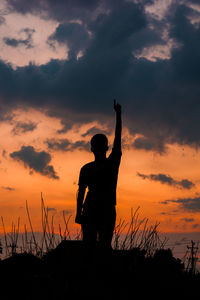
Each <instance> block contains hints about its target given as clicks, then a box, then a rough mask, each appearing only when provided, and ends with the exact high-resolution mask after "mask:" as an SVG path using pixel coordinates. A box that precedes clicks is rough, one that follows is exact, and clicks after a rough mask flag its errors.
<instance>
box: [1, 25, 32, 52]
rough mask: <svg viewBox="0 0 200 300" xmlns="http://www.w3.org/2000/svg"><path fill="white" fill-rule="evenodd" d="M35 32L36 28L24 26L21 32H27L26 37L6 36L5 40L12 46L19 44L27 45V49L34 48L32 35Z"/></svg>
mask: <svg viewBox="0 0 200 300" xmlns="http://www.w3.org/2000/svg"><path fill="white" fill-rule="evenodd" d="M34 32H35V30H34V29H31V28H24V29H22V30H20V34H25V36H26V37H25V38H24V39H16V38H10V37H4V38H3V41H4V43H5V44H6V45H8V46H11V47H14V48H16V47H18V46H21V45H23V46H25V47H26V48H27V49H29V48H33V39H32V35H33V33H34Z"/></svg>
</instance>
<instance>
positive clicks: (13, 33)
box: [0, 13, 67, 66]
mask: <svg viewBox="0 0 200 300" xmlns="http://www.w3.org/2000/svg"><path fill="white" fill-rule="evenodd" d="M3 17H4V18H5V22H3V23H2V24H1V25H0V59H2V60H4V61H7V62H9V63H11V64H13V65H14V66H25V65H28V64H29V63H30V62H34V63H35V64H37V65H40V64H45V63H47V62H48V61H49V60H51V59H66V57H67V47H66V45H58V44H56V45H55V47H54V49H53V48H52V47H50V46H49V45H48V44H47V42H46V41H47V39H48V37H49V36H50V35H51V34H52V33H53V32H54V31H55V29H56V27H57V26H58V23H57V22H54V21H51V20H44V19H41V18H39V17H37V16H33V15H30V14H28V15H21V14H17V13H12V14H8V15H4V16H3ZM26 28H29V29H31V30H32V31H33V33H32V43H31V45H32V47H29V48H27V47H26V45H25V44H23V43H21V44H18V46H17V47H13V46H11V45H7V44H6V43H5V39H6V38H7V39H16V40H19V39H20V40H23V39H26V36H25V34H24V29H26Z"/></svg>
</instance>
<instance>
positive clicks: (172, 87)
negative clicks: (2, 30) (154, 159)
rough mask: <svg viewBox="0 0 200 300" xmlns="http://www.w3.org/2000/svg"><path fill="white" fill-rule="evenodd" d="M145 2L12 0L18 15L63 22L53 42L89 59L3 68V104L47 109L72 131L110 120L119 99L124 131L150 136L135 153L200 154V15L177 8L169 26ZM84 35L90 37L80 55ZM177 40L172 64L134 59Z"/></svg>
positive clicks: (141, 140)
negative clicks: (174, 147) (176, 148)
mask: <svg viewBox="0 0 200 300" xmlns="http://www.w3.org/2000/svg"><path fill="white" fill-rule="evenodd" d="M142 2H143V1H141V2H140V4H136V3H133V2H127V1H122V0H117V1H103V0H102V1H97V0H96V1H89V0H88V1H80V0H79V1H78V0H77V1H73V3H72V2H71V1H64V0H62V1H52V0H48V1H47V0H44V1H40V0H36V1H32V2H31V4H27V1H25V0H19V1H14V0H8V4H9V7H10V8H11V9H12V10H13V11H15V12H20V13H23V14H26V13H33V14H39V15H41V16H43V17H44V16H45V17H46V18H49V19H54V20H57V21H58V22H59V24H58V27H57V29H56V31H55V32H54V33H53V34H52V35H51V37H50V38H51V39H52V40H53V39H54V40H57V41H60V42H61V41H62V42H66V43H68V44H69V48H70V49H71V50H72V51H73V52H74V53H78V51H79V50H80V49H84V55H83V56H82V57H81V58H79V59H76V57H74V56H73V55H72V56H69V57H68V59H66V60H62V61H61V60H52V61H50V62H48V63H47V64H44V65H40V66H36V65H34V64H33V63H32V64H30V65H28V66H25V67H21V68H20V67H18V68H16V70H14V69H13V68H12V66H11V65H9V64H6V63H5V62H3V61H1V62H0V77H1V83H0V98H1V102H2V104H4V105H5V107H7V110H8V111H9V110H10V109H11V108H12V109H14V108H15V107H17V106H19V105H23V106H29V107H34V108H39V109H44V110H45V111H46V112H47V113H48V114H49V115H51V116H56V117H58V118H60V119H61V120H62V124H63V126H64V129H65V130H67V129H69V128H70V126H72V125H73V124H75V123H78V124H83V123H88V122H91V121H94V120H98V121H99V122H107V121H108V120H110V117H111V115H112V114H113V111H112V99H113V97H116V98H117V99H118V100H119V101H120V102H121V103H122V107H123V110H124V120H125V121H124V124H125V125H126V126H128V128H129V131H130V133H131V134H132V135H136V134H140V135H141V136H142V137H140V138H137V139H136V140H135V142H134V144H133V146H134V147H135V148H137V149H144V150H146V151H156V152H159V153H164V152H165V151H166V145H167V144H173V143H178V144H180V145H189V146H192V147H199V146H200V136H199V127H200V118H199V109H200V102H199V98H200V84H199V82H200V68H199V66H200V56H199V51H200V39H199V34H200V29H199V28H197V27H196V26H194V25H193V24H191V22H190V20H189V17H191V16H192V14H193V9H192V8H189V7H188V6H187V5H186V4H185V5H183V4H180V3H178V2H177V1H176V2H175V3H173V5H171V6H169V10H168V12H167V13H166V14H165V18H164V19H163V20H161V21H160V22H158V21H157V23H155V22H154V23H151V22H153V21H151V18H150V17H149V15H147V14H146V12H145V7H144V6H143V5H142ZM181 3H183V2H181ZM75 20H76V21H77V20H78V21H79V23H78V24H77V25H75V23H74V22H75ZM70 22H73V23H71V24H74V25H70ZM164 28H165V33H166V31H167V34H166V35H167V39H165V38H163V34H164V33H163V30H164ZM72 29H73V30H72ZM70 30H71V33H70ZM88 32H89V33H90V39H89V38H87V33H88ZM81 33H83V36H84V35H85V38H84V39H83V40H82V41H81V42H80V43H78V42H77V48H76V41H78V37H79V36H80V34H81ZM144 36H146V37H147V38H144ZM88 39H89V42H88ZM171 40H172V41H174V42H175V44H176V47H172V49H171V50H170V55H169V58H168V59H161V58H160V59H157V60H156V61H150V60H148V59H147V58H144V57H141V58H138V57H137V56H136V55H135V54H134V53H135V51H142V50H143V49H144V48H145V47H156V46H157V45H158V44H159V45H160V44H162V45H166V46H167V45H168V41H171ZM177 45H178V46H177Z"/></svg>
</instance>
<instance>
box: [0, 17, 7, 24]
mask: <svg viewBox="0 0 200 300" xmlns="http://www.w3.org/2000/svg"><path fill="white" fill-rule="evenodd" d="M5 22H6V20H5V18H4V17H3V16H0V26H1V25H2V24H5Z"/></svg>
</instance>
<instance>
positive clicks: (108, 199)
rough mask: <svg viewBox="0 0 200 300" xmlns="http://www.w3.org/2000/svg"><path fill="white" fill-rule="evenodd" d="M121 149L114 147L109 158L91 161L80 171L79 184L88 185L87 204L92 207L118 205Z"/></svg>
mask: <svg viewBox="0 0 200 300" xmlns="http://www.w3.org/2000/svg"><path fill="white" fill-rule="evenodd" d="M121 155H122V153H121V150H116V149H114V148H113V149H112V152H111V154H110V155H109V156H108V158H105V160H104V161H101V162H98V161H97V162H96V161H93V162H90V163H88V164H86V165H84V166H83V167H82V168H81V171H80V177H79V186H80V185H81V186H84V187H85V188H86V187H88V193H87V196H86V199H85V204H87V206H88V205H89V206H92V207H96V208H97V207H102V206H104V207H105V206H106V207H109V206H114V205H116V188H117V179H118V171H119V165H120V161H121Z"/></svg>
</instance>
